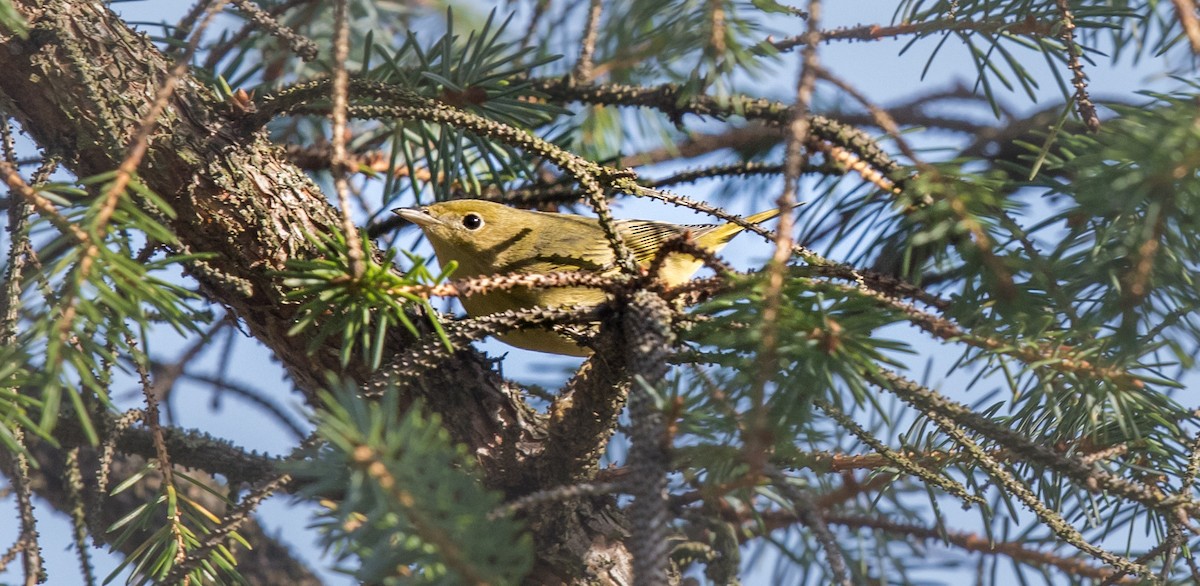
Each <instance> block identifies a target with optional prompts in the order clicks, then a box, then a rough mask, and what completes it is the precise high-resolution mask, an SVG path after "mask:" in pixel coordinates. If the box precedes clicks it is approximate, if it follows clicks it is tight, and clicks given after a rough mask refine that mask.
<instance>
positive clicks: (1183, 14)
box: [1171, 0, 1200, 55]
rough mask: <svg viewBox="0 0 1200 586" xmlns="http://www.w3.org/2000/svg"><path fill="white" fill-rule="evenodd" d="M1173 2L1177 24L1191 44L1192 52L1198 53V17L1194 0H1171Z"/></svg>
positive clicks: (1199, 43) (1199, 30)
mask: <svg viewBox="0 0 1200 586" xmlns="http://www.w3.org/2000/svg"><path fill="white" fill-rule="evenodd" d="M1171 1H1172V2H1174V3H1175V14H1176V15H1177V16H1179V24H1180V26H1182V27H1183V33H1184V34H1185V35H1187V38H1188V42H1189V43H1191V45H1192V53H1193V54H1195V55H1200V19H1197V18H1196V0H1171Z"/></svg>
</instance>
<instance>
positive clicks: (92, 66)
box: [0, 0, 629, 584]
mask: <svg viewBox="0 0 1200 586" xmlns="http://www.w3.org/2000/svg"><path fill="white" fill-rule="evenodd" d="M14 3H15V4H16V5H17V7H18V10H20V11H21V12H22V13H23V14H24V15H25V16H26V18H27V19H28V21H29V22H30V24H31V31H32V32H31V36H30V38H29V39H28V40H21V39H17V38H6V37H3V36H0V71H2V72H3V75H0V97H2V98H4V99H3V101H0V104H3V106H2V107H0V108H2V109H3V110H5V111H6V113H7V114H9V115H11V116H13V117H14V118H16V119H17V120H18V121H19V122H20V124H21V126H22V128H23V129H24V130H25V132H26V133H27V134H28V135H29V136H30V137H32V138H33V140H34V141H36V142H37V143H38V144H39V145H41V146H42V147H43V148H44V149H45V150H46V151H48V152H50V153H54V154H59V155H61V156H63V157H64V160H65V162H66V165H67V166H68V167H69V168H70V169H71V171H72V172H74V173H75V174H77V175H78V176H81V177H85V176H90V175H94V174H98V173H102V172H107V171H111V170H113V169H115V168H117V166H118V165H119V164H120V162H121V160H122V158H123V156H124V154H125V151H126V149H127V146H128V143H129V141H130V139H131V137H132V136H133V135H134V133H135V132H136V131H137V126H138V121H139V120H140V119H141V117H142V116H143V115H144V112H146V111H147V109H148V108H149V107H150V104H151V101H152V99H153V95H154V93H155V91H156V89H157V88H158V87H159V85H160V84H161V83H162V82H163V80H164V79H165V78H166V76H167V72H168V70H169V69H170V67H171V65H172V64H171V63H170V61H169V60H168V59H167V58H166V57H165V56H164V55H163V54H162V53H161V52H160V51H159V50H158V49H156V48H155V47H154V46H153V45H152V44H151V43H150V41H149V40H148V39H147V38H146V36H145V35H142V34H139V33H136V32H134V31H132V30H130V29H129V28H128V27H127V26H126V25H125V24H124V23H123V22H122V21H121V20H120V19H119V18H118V17H116V15H114V14H113V13H111V12H110V11H108V10H107V9H106V8H105V7H104V6H103V5H102V4H100V3H93V2H69V1H62V0H58V1H48V2H39V1H34V0H26V1H16V2H14ZM241 120H242V119H241V118H240V116H239V114H238V112H236V111H235V110H234V109H233V108H231V107H230V106H229V105H228V104H225V103H221V102H218V101H215V100H214V98H213V95H212V92H211V91H210V90H209V89H208V88H206V87H204V86H203V84H201V83H200V82H199V81H197V80H196V79H194V78H191V77H186V78H184V79H182V80H181V81H180V83H179V85H178V88H177V89H176V90H175V92H174V94H173V95H172V96H171V98H170V101H169V104H168V107H167V108H166V110H165V111H164V113H163V114H162V116H161V117H160V119H159V121H158V126H157V129H156V130H155V132H154V134H153V139H152V142H151V145H150V149H149V151H148V152H147V154H146V157H145V159H144V160H143V161H142V164H141V165H140V167H139V171H138V173H139V177H140V179H141V181H142V182H143V183H145V184H146V185H147V186H148V187H149V188H150V189H152V190H153V191H154V192H156V193H157V194H158V195H159V196H160V197H162V198H164V199H165V200H166V201H167V202H168V203H169V204H170V205H171V206H172V207H173V208H174V209H175V211H176V212H177V214H178V215H177V219H175V220H174V221H173V224H172V228H173V230H174V231H175V233H176V234H177V236H178V238H179V240H180V243H181V245H182V247H184V248H185V249H186V250H188V251H190V252H197V253H199V252H204V253H211V254H213V255H214V256H213V258H211V259H210V260H207V261H205V262H204V263H203V264H194V265H192V267H191V272H192V276H193V277H195V279H196V280H197V281H198V282H199V283H200V284H201V286H202V289H203V291H204V292H205V294H206V295H207V296H208V297H209V298H210V299H211V300H212V301H214V302H216V303H220V304H222V305H224V306H225V307H227V308H228V309H229V310H230V311H231V312H233V314H234V315H236V316H237V317H238V318H239V319H240V321H241V322H242V323H243V324H244V325H245V327H246V329H247V330H248V331H249V332H250V333H251V334H252V335H253V336H254V337H255V338H257V339H258V340H260V341H261V342H262V343H263V344H265V345H266V346H267V347H269V348H270V349H271V350H272V351H273V352H274V355H275V357H276V358H277V359H278V360H279V361H280V362H281V363H282V364H283V365H284V367H285V368H286V369H287V372H288V373H289V374H290V375H291V378H292V380H293V381H294V382H295V384H296V386H297V388H298V389H299V390H300V391H302V392H304V393H305V394H306V396H307V397H308V398H309V399H310V400H311V398H312V397H313V394H312V393H313V391H314V390H316V389H318V388H320V387H321V384H322V382H323V380H324V378H323V377H324V375H325V373H326V372H329V371H334V372H343V373H344V374H347V375H349V376H351V377H353V378H356V379H358V380H363V379H364V378H365V377H366V376H368V374H367V372H366V370H365V369H364V368H363V367H362V366H361V365H351V367H350V368H349V369H348V372H347V371H346V370H344V369H342V368H340V367H339V365H338V362H337V358H336V356H337V349H336V348H334V347H329V348H326V349H324V351H323V352H319V353H317V355H316V356H314V355H312V354H310V353H308V352H307V350H306V344H307V342H308V340H307V339H304V338H303V337H301V338H293V337H289V336H288V335H287V330H288V328H289V327H290V326H291V324H293V323H294V321H295V317H296V311H297V308H296V305H294V304H289V303H288V302H286V301H285V300H284V297H283V296H284V293H285V290H284V288H283V285H282V279H280V278H279V277H278V276H277V275H276V274H275V273H274V271H277V270H281V269H283V268H284V263H285V262H286V261H288V260H289V259H305V258H312V257H314V256H315V255H317V254H318V251H317V250H316V249H315V248H314V246H313V245H312V243H311V241H310V240H309V236H310V235H319V234H325V233H332V232H336V231H338V230H339V220H338V217H337V213H336V211H335V210H334V209H333V208H332V207H331V206H330V205H329V203H328V202H327V200H326V197H325V195H324V194H322V193H321V192H320V190H319V189H318V188H317V187H316V185H314V184H313V182H312V181H311V180H309V178H308V177H307V176H306V175H305V174H304V172H303V171H301V170H300V169H298V168H296V167H295V166H294V165H292V164H290V163H289V162H287V161H286V159H285V158H284V157H283V153H282V150H281V149H279V148H277V147H275V146H273V145H271V144H270V143H269V142H268V141H267V140H266V138H265V136H264V134H263V133H262V132H258V131H256V130H252V129H246V128H244V125H243V124H241ZM389 343H390V344H391V347H390V348H389V350H388V352H390V353H395V352H399V351H401V350H402V349H403V348H404V347H405V346H406V345H408V344H410V343H411V340H409V339H406V338H405V336H404V335H402V334H400V333H398V332H397V333H395V334H394V335H393V336H392V339H391V340H390V341H389ZM413 393H414V394H415V395H416V396H419V397H420V398H422V399H423V400H424V401H425V403H426V404H427V405H428V406H429V407H430V408H431V409H434V410H436V411H439V412H441V413H443V415H444V420H445V421H446V422H447V425H448V427H449V428H450V431H451V433H452V434H453V435H454V437H455V438H456V439H457V440H458V441H461V442H463V443H465V444H467V445H468V446H469V447H470V448H471V449H472V452H473V453H474V454H475V455H476V457H477V458H478V459H479V461H480V463H481V465H482V469H483V471H484V474H485V482H486V483H488V484H489V485H491V486H493V487H495V488H499V489H501V490H504V491H506V492H507V493H508V494H510V495H511V496H516V495H518V494H522V493H525V492H529V491H531V490H537V489H545V488H552V487H547V486H536V485H534V483H531V482H530V480H529V479H530V478H536V476H537V475H536V474H530V473H529V472H530V471H532V470H533V469H534V468H535V462H533V461H532V460H534V459H535V458H533V456H534V455H535V454H538V453H541V452H543V451H544V450H543V446H541V445H539V442H540V438H543V437H545V430H543V429H541V424H540V422H538V421H536V420H534V419H532V418H531V417H529V415H528V410H527V408H526V407H525V405H524V404H523V402H522V401H521V399H520V397H519V396H518V395H517V394H516V393H514V392H513V390H512V388H511V386H510V385H506V384H505V383H504V381H503V380H502V379H501V378H500V377H499V376H498V375H497V374H496V373H495V372H494V371H493V370H492V369H491V368H490V367H489V366H488V365H487V363H486V361H484V360H483V359H482V357H480V356H479V355H478V354H476V353H474V352H471V351H464V352H459V353H457V354H456V355H455V356H454V357H453V358H452V359H450V360H448V361H447V362H446V363H445V364H444V365H443V366H441V367H440V368H437V369H434V370H432V371H430V372H428V373H426V374H425V375H423V376H422V379H421V382H420V384H419V385H415V386H414V388H413ZM42 486H43V487H46V488H45V490H53V489H52V488H50V485H49V484H48V483H47V484H43V485H42ZM46 496H47V498H49V500H51V502H54V501H55V500H56V499H55V498H53V495H46ZM614 511H615V506H614V504H613V502H612V501H611V499H598V500H596V501H594V502H589V503H586V506H584V505H582V504H581V505H580V506H571V505H563V506H560V507H558V508H557V509H555V510H543V511H541V512H539V513H538V514H537V515H538V517H537V518H533V519H531V526H533V527H534V528H535V530H536V541H537V543H538V544H539V546H542V547H543V548H544V549H543V551H541V552H539V562H538V566H537V570H536V572H535V577H534V578H533V579H532V580H533V581H537V582H541V583H553V582H560V581H561V582H572V581H588V582H592V583H612V584H620V583H625V582H627V581H628V571H629V570H628V568H629V560H628V553H627V552H626V550H625V548H624V546H623V545H622V544H621V542H620V540H619V536H620V535H621V533H622V532H621V527H620V525H621V524H620V522H619V521H615V520H614V519H616V518H617V517H618V515H616V514H615V513H614ZM552 544H557V546H558V547H555V548H553V549H554V551H553V552H549V551H546V549H549V546H550V545H552Z"/></svg>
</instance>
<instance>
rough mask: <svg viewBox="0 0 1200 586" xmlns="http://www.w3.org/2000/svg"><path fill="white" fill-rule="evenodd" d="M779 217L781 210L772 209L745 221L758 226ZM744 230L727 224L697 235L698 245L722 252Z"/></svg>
mask: <svg viewBox="0 0 1200 586" xmlns="http://www.w3.org/2000/svg"><path fill="white" fill-rule="evenodd" d="M800 205H801V204H796V205H794V206H792V208H793V209H795V208H796V207H798V206H800ZM778 215H779V208H771V209H769V210H766V211H762V212H758V213H757V214H754V215H752V216H747V217H745V218H743V219H744V220H745V221H746V223H748V224H754V225H758V224H761V223H763V222H766V221H767V220H770V219H772V218H774V217H775V216H778ZM742 230H745V228H743V227H742V226H739V225H737V224H734V223H733V222H726V223H724V224H721V225H719V226H714V227H713V229H712V230H711V231H708V232H706V233H704V234H700V235H697V237H696V243H697V244H699V245H700V246H702V247H703V248H705V249H708V250H711V251H713V252H716V251H718V250H720V249H721V247H723V246H725V245H726V244H728V243H729V241H730V240H733V237H734V236H737V235H738V233H740V232H741V231H742Z"/></svg>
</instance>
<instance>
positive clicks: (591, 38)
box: [571, 0, 604, 84]
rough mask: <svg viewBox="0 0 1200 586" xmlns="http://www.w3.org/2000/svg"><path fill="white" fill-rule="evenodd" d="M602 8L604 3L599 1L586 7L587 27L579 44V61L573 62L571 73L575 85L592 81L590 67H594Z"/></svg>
mask: <svg viewBox="0 0 1200 586" xmlns="http://www.w3.org/2000/svg"><path fill="white" fill-rule="evenodd" d="M603 8H604V3H603V2H601V1H600V0H591V3H590V5H589V6H588V19H587V25H585V26H584V29H583V40H581V41H580V43H579V60H578V61H576V62H575V69H574V70H573V71H572V72H571V77H572V78H573V80H574V81H575V83H579V84H585V83H591V81H592V66H593V65H595V63H594V62H593V61H592V56H593V55H594V54H595V52H596V38H597V37H598V36H599V34H600V14H601V13H602V12H603Z"/></svg>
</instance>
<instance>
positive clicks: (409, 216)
mask: <svg viewBox="0 0 1200 586" xmlns="http://www.w3.org/2000/svg"><path fill="white" fill-rule="evenodd" d="M392 213H394V214H396V215H397V216H400V217H401V218H404V219H405V220H408V221H410V222H412V223H414V224H416V225H418V226H440V225H441V224H442V221H441V220H439V219H437V218H435V217H433V216H431V215H429V214H428V213H426V212H424V211H422V210H420V209H417V208H397V209H394V210H392Z"/></svg>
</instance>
